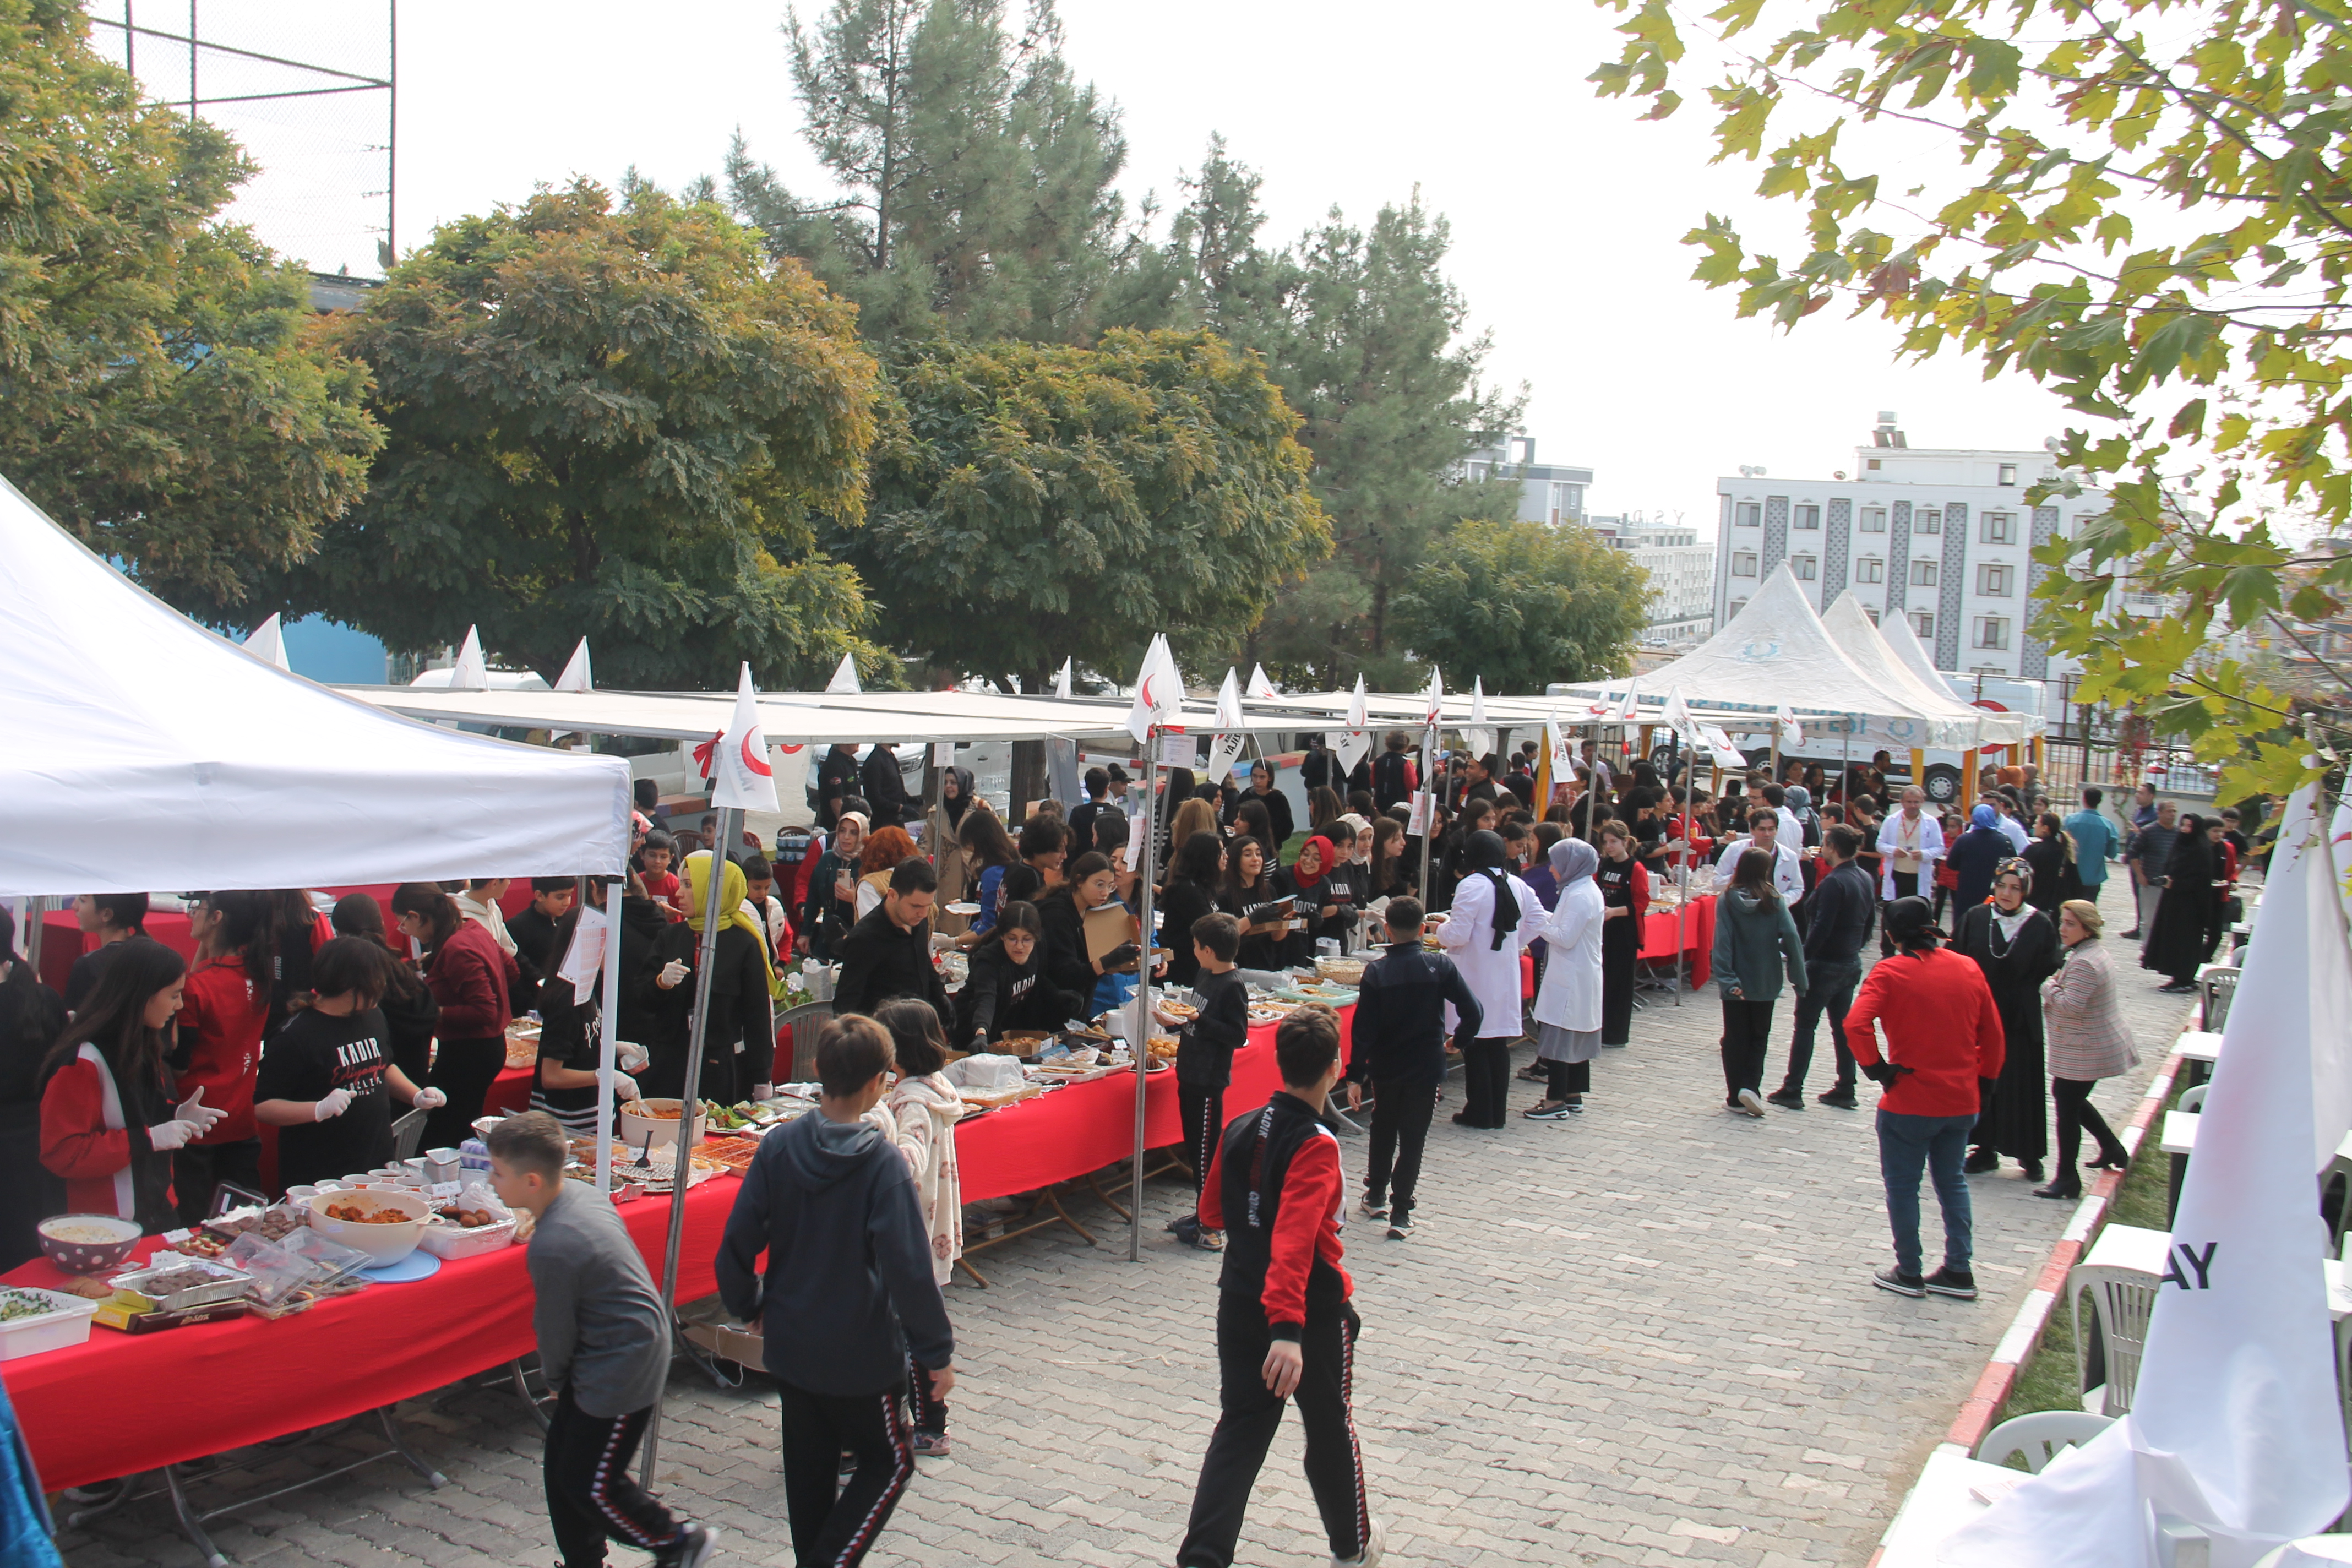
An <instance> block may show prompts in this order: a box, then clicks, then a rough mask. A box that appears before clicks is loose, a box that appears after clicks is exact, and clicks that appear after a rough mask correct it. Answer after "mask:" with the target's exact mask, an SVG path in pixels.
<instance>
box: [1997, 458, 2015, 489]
mask: <svg viewBox="0 0 2352 1568" xmlns="http://www.w3.org/2000/svg"><path fill="white" fill-rule="evenodd" d="M1998 482H1999V483H2000V484H2004V485H2013V484H2015V483H2017V465H2016V464H2015V463H2003V464H2002V465H2001V466H2000V479H1999V481H1998Z"/></svg>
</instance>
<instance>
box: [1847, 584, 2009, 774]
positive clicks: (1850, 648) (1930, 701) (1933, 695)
mask: <svg viewBox="0 0 2352 1568" xmlns="http://www.w3.org/2000/svg"><path fill="white" fill-rule="evenodd" d="M1895 625H1897V626H1903V635H1904V636H1905V637H1909V636H1910V635H1911V628H1910V627H1909V626H1905V625H1904V621H1903V617H1902V616H1895ZM1822 629H1824V630H1826V631H1827V632H1828V633H1829V634H1830V637H1831V639H1832V641H1834V642H1835V643H1836V644H1837V645H1838V647H1842V648H1843V649H1844V650H1845V655H1846V657H1847V658H1850V659H1852V660H1853V662H1854V663H1855V664H1856V665H1859V666H1860V667H1861V668H1863V669H1864V670H1867V671H1868V672H1869V673H1871V674H1872V675H1874V676H1875V677H1876V678H1877V679H1878V680H1879V683H1880V684H1881V685H1884V686H1887V687H1890V688H1892V689H1895V691H1898V692H1900V693H1902V694H1903V695H1904V696H1906V697H1908V698H1910V699H1911V700H1912V701H1913V702H1914V703H1916V705H1917V706H1918V708H1919V710H1920V711H1921V712H1923V713H1941V714H1943V715H1945V716H1946V717H1947V718H1948V719H1950V720H1952V721H1954V722H1956V723H1974V724H1975V725H1976V726H1977V739H1978V741H1979V742H1981V743H1984V744H2002V745H2011V744H2015V743H2016V742H2020V741H2022V740H2024V739H2025V738H2026V736H2025V725H2024V724H2023V723H2022V722H2021V721H2020V720H2019V719H2018V717H2017V716H2016V715H2012V714H2008V713H1995V712H1993V711H1992V710H1990V709H1985V708H1979V707H1977V706H1975V705H1974V704H1972V703H1968V702H1963V701H1961V700H1959V699H1958V698H1957V697H1955V696H1953V695H1952V692H1951V689H1950V688H1949V687H1948V686H1946V685H1945V684H1944V683H1943V680H1942V679H1941V678H1939V677H1932V676H1931V677H1929V678H1927V679H1922V678H1921V677H1920V676H1919V674H1918V673H1917V672H1916V671H1915V670H1914V669H1913V668H1911V666H1910V665H1909V664H1908V663H1907V662H1906V661H1905V660H1904V658H1902V656H1901V655H1900V654H1898V653H1897V652H1896V651H1895V649H1894V648H1893V647H1891V646H1889V644H1888V641H1887V639H1886V637H1885V636H1883V635H1882V634H1881V630H1880V628H1879V627H1878V626H1875V625H1874V624H1873V623H1872V621H1871V618H1870V616H1867V615H1865V614H1864V612H1863V608H1862V601H1861V600H1859V599H1857V598H1855V597H1854V596H1853V595H1852V594H1845V595H1840V596H1839V598H1838V601H1837V603H1835V604H1833V605H1831V606H1830V607H1829V612H1828V614H1826V615H1824V616H1822ZM1912 646H1913V647H1918V644H1917V642H1916V640H1915V641H1914V642H1913V643H1912Z"/></svg>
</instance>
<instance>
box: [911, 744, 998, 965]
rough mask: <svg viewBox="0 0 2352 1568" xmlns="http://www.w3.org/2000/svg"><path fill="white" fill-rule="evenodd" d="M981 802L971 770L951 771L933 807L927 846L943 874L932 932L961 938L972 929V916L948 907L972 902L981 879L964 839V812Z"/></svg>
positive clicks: (943, 779)
mask: <svg viewBox="0 0 2352 1568" xmlns="http://www.w3.org/2000/svg"><path fill="white" fill-rule="evenodd" d="M978 799H979V796H978V795H975V794H974V793H973V789H972V777H971V769H970V768H950V769H948V770H947V772H946V773H945V775H944V776H943V777H941V778H940V798H939V802H938V804H937V805H933V806H932V807H931V809H930V813H929V821H928V824H927V825H926V826H925V827H924V829H923V847H924V848H926V849H928V850H929V851H930V855H931V868H932V869H934V870H936V871H938V872H939V874H940V890H939V900H938V903H937V906H936V907H937V910H938V912H937V913H936V914H934V915H933V916H932V917H931V929H932V930H933V931H945V932H946V933H947V934H948V935H950V936H961V935H963V933H964V932H965V931H969V930H971V919H970V918H969V917H968V916H964V915H960V914H957V913H955V912H953V911H952V910H950V909H949V908H948V906H949V905H950V904H956V903H961V902H963V901H964V900H967V899H970V898H971V896H972V892H973V889H974V886H975V884H977V882H978V881H979V879H980V874H979V872H978V871H976V870H975V869H973V868H972V865H971V856H970V855H969V853H968V852H967V851H966V850H965V848H964V847H963V842H962V837H961V835H962V831H963V818H964V813H966V812H967V811H970V810H971V807H972V804H973V802H974V801H976V800H978ZM981 809H982V810H983V811H985V810H987V809H988V807H987V806H986V805H982V806H981Z"/></svg>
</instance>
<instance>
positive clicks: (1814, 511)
mask: <svg viewBox="0 0 2352 1568" xmlns="http://www.w3.org/2000/svg"><path fill="white" fill-rule="evenodd" d="M1821 525H1822V509H1821V508H1819V507H1817V506H1801V507H1799V508H1798V509H1797V526H1798V527H1799V528H1819V527H1821Z"/></svg>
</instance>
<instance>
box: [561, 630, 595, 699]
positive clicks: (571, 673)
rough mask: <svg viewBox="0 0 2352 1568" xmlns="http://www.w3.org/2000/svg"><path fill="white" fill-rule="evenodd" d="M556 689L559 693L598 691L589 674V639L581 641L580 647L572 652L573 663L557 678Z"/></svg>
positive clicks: (583, 638) (565, 667) (567, 665)
mask: <svg viewBox="0 0 2352 1568" xmlns="http://www.w3.org/2000/svg"><path fill="white" fill-rule="evenodd" d="M555 689H557V690H558V691H593V690H595V689H596V682H595V681H594V679H592V678H591V677H590V675H589V673H588V639H587V638H586V637H582V638H581V639H580V646H579V647H575V648H573V649H572V661H571V662H570V663H569V664H566V665H565V666H564V667H563V673H562V675H559V676H557V677H556V678H555Z"/></svg>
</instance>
